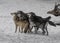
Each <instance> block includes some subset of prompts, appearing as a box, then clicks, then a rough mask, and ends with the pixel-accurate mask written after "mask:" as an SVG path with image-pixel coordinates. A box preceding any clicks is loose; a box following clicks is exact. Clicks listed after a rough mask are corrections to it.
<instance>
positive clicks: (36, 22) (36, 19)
mask: <svg viewBox="0 0 60 43" xmlns="http://www.w3.org/2000/svg"><path fill="white" fill-rule="evenodd" d="M27 15H28V16H29V22H30V28H31V30H32V29H33V27H35V33H37V30H38V29H39V28H41V29H42V31H43V32H42V33H43V35H44V34H45V31H46V32H47V35H48V30H47V25H48V23H49V24H50V25H52V26H56V25H55V24H54V22H52V21H50V19H51V16H49V17H47V18H42V17H40V16H37V15H36V14H35V13H34V12H30V13H28V14H27Z"/></svg>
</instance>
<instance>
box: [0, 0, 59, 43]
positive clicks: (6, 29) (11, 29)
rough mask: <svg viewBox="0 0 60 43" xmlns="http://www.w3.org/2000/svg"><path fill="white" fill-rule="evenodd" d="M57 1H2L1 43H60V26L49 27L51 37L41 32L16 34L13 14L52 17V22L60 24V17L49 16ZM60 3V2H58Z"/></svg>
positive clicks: (0, 14)
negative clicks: (28, 13) (24, 13)
mask: <svg viewBox="0 0 60 43" xmlns="http://www.w3.org/2000/svg"><path fill="white" fill-rule="evenodd" d="M55 1H56V0H53V1H52V0H51V1H44V0H43V1H42V0H0V43H60V26H56V27H53V26H51V25H48V32H49V36H46V35H42V33H41V32H40V31H39V32H38V33H37V34H34V33H29V34H28V33H26V34H25V33H19V32H17V33H15V25H14V21H13V17H12V16H11V14H10V13H11V12H16V11H18V10H22V11H24V12H26V13H27V12H35V13H36V15H38V16H41V17H43V18H45V17H48V16H51V17H52V18H51V21H53V22H60V19H59V18H60V17H55V16H53V15H51V14H47V11H49V10H51V9H53V8H54V5H55ZM57 2H59V1H57Z"/></svg>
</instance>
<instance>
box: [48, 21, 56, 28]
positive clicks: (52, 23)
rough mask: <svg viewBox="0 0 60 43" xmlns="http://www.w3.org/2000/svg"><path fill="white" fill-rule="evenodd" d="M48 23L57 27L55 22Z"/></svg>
mask: <svg viewBox="0 0 60 43" xmlns="http://www.w3.org/2000/svg"><path fill="white" fill-rule="evenodd" d="M48 23H49V24H50V25H52V26H54V27H56V24H55V23H54V22H52V21H48Z"/></svg>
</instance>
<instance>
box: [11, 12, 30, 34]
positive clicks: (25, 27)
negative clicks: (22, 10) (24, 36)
mask: <svg viewBox="0 0 60 43" xmlns="http://www.w3.org/2000/svg"><path fill="white" fill-rule="evenodd" d="M11 15H14V16H13V20H14V23H15V26H16V30H15V32H17V28H18V27H19V32H20V27H21V32H24V33H26V32H27V30H29V22H28V21H26V20H24V21H23V20H20V19H19V17H18V16H17V13H16V12H14V13H11Z"/></svg>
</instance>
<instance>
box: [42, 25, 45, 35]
mask: <svg viewBox="0 0 60 43" xmlns="http://www.w3.org/2000/svg"><path fill="white" fill-rule="evenodd" d="M44 29H45V24H44V25H43V28H42V31H43V32H42V33H43V35H45V30H44Z"/></svg>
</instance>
